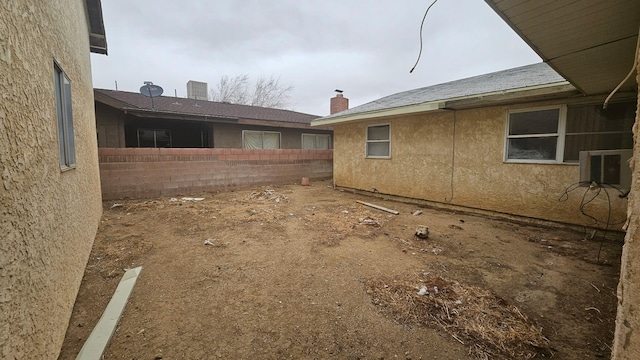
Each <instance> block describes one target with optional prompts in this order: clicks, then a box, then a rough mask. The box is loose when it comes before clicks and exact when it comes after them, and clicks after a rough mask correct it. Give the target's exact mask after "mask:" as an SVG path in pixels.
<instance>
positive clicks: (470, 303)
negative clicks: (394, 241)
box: [366, 273, 551, 360]
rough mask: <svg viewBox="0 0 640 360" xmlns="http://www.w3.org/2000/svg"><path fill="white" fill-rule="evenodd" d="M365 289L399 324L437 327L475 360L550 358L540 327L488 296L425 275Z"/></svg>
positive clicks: (372, 283)
mask: <svg viewBox="0 0 640 360" xmlns="http://www.w3.org/2000/svg"><path fill="white" fill-rule="evenodd" d="M416 282H417V283H419V284H420V288H419V290H418V291H417V292H416V289H417V287H416V285H415V284H416ZM366 288H367V294H369V295H370V296H371V301H372V303H373V304H374V305H376V306H378V307H379V308H380V310H381V311H382V312H383V313H386V314H389V315H391V316H392V317H393V318H394V319H395V320H396V321H397V322H398V323H401V324H417V325H422V326H430V327H435V328H439V329H441V330H442V331H444V332H446V333H448V334H449V335H451V336H452V337H453V338H454V339H456V340H457V341H458V342H460V343H461V344H469V353H470V354H471V355H473V356H475V357H476V358H477V359H500V360H503V359H531V358H533V357H536V356H541V355H542V357H546V356H545V355H550V354H551V351H550V349H549V340H548V339H547V338H546V337H544V335H543V334H542V328H541V327H540V326H539V325H538V324H536V323H535V322H534V321H533V320H531V319H529V318H528V317H527V316H526V315H524V314H523V313H522V312H521V311H520V310H519V309H518V308H517V307H516V306H513V305H511V304H509V303H507V301H505V300H504V299H502V298H500V297H498V296H497V295H496V294H495V293H492V292H491V291H488V290H485V289H482V288H479V287H475V286H471V285H464V284H460V283H458V282H455V281H450V280H446V279H443V278H441V277H436V276H433V275H429V274H428V273H422V274H415V275H413V274H406V275H398V276H394V277H385V276H381V277H377V278H373V279H369V280H368V281H367V282H366ZM430 289H433V291H431V290H430Z"/></svg>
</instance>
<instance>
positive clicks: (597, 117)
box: [564, 102, 636, 162]
mask: <svg viewBox="0 0 640 360" xmlns="http://www.w3.org/2000/svg"><path fill="white" fill-rule="evenodd" d="M635 112H636V104H635V103H634V102H625V103H614V104H609V105H608V106H607V108H606V109H603V108H602V105H601V104H598V105H579V106H569V107H568V108H567V130H566V135H565V142H564V161H565V162H578V160H579V153H580V151H587V150H618V149H633V133H632V131H631V129H632V127H633V122H634V119H635Z"/></svg>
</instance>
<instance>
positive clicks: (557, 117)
mask: <svg viewBox="0 0 640 360" xmlns="http://www.w3.org/2000/svg"><path fill="white" fill-rule="evenodd" d="M563 114H564V107H560V106H557V107H552V108H539V109H533V110H517V111H510V112H509V116H508V120H507V139H506V151H505V158H506V160H507V161H510V160H511V161H514V160H515V161H524V162H556V161H558V159H559V158H560V159H561V158H562V157H561V151H558V148H559V146H560V143H561V142H562V140H563V138H562V134H561V129H563Z"/></svg>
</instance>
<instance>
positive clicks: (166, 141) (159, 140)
mask: <svg viewBox="0 0 640 360" xmlns="http://www.w3.org/2000/svg"><path fill="white" fill-rule="evenodd" d="M155 132H156V147H159V148H161V147H171V131H169V130H156V131H155Z"/></svg>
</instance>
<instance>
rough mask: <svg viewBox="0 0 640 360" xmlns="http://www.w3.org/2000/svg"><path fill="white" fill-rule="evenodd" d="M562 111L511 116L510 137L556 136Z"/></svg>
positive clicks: (555, 110)
mask: <svg viewBox="0 0 640 360" xmlns="http://www.w3.org/2000/svg"><path fill="white" fill-rule="evenodd" d="M559 116H560V109H549V110H537V111H527V112H519V113H511V114H509V135H530V134H555V133H557V132H558V118H559Z"/></svg>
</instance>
